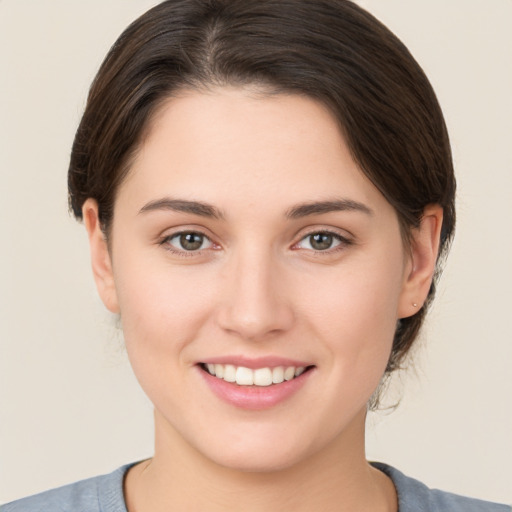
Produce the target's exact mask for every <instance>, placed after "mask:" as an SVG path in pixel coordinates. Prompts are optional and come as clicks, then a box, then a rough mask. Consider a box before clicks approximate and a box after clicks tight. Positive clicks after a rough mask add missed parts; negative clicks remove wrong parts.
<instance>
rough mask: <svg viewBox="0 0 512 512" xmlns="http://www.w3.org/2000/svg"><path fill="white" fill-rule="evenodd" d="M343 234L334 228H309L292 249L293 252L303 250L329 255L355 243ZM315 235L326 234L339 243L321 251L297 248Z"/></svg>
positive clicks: (351, 237) (348, 235)
mask: <svg viewBox="0 0 512 512" xmlns="http://www.w3.org/2000/svg"><path fill="white" fill-rule="evenodd" d="M344 233H345V234H343V233H340V231H338V230H336V229H335V228H323V227H316V228H310V229H308V230H307V232H306V233H301V234H300V238H299V239H298V240H297V241H296V242H295V243H294V244H293V245H292V249H295V250H305V251H311V252H313V253H315V254H329V253H332V252H335V251H337V250H342V249H344V248H345V247H347V246H349V245H353V244H354V243H355V240H354V237H353V236H352V235H350V234H348V233H347V232H346V231H344ZM316 234H327V235H331V236H333V237H334V238H336V240H337V241H338V242H339V243H338V244H336V245H335V246H334V247H330V248H329V249H325V250H323V251H321V250H316V249H313V248H311V249H302V248H301V247H298V245H299V244H300V243H301V242H302V241H303V240H305V239H307V238H309V237H310V236H312V235H316Z"/></svg>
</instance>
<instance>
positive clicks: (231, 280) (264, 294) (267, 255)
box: [218, 250, 294, 341]
mask: <svg viewBox="0 0 512 512" xmlns="http://www.w3.org/2000/svg"><path fill="white" fill-rule="evenodd" d="M230 259H231V261H230V263H229V264H227V265H226V267H225V268H224V269H223V272H222V288H223V292H222V296H223V299H224V300H223V301H222V303H221V306H220V309H219V311H218V323H219V325H220V327H221V328H222V329H223V330H225V331H227V332H229V333H231V334H234V335H237V336H238V337H240V338H242V339H245V340H250V341H258V340H266V339H269V338H270V337H273V336H276V335H278V334H279V333H283V332H285V331H287V330H289V329H290V328H291V326H292V324H293V321H294V314H293V307H292V301H291V297H289V296H288V293H287V291H288V290H287V285H286V280H285V276H284V275H283V271H282V267H280V265H279V264H278V262H277V261H276V258H275V257H273V255H272V253H271V251H254V250H248V251H245V252H244V253H243V254H238V255H233V257H232V258H230Z"/></svg>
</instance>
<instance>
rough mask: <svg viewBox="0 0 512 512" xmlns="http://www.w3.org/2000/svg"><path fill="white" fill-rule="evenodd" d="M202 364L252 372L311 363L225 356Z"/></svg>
mask: <svg viewBox="0 0 512 512" xmlns="http://www.w3.org/2000/svg"><path fill="white" fill-rule="evenodd" d="M200 363H203V364H231V365H233V366H243V367H245V368H250V369H252V370H256V369H258V368H275V367H277V366H295V367H301V366H304V367H305V366H312V364H311V362H307V361H300V360H298V359H290V358H288V357H279V356H263V357H255V358H250V357H246V356H235V355H227V356H218V357H209V358H207V359H204V360H202V361H200Z"/></svg>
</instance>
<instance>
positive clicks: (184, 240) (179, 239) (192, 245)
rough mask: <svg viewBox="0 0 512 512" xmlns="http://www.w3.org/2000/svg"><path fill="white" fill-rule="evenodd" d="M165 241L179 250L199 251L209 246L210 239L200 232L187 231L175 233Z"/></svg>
mask: <svg viewBox="0 0 512 512" xmlns="http://www.w3.org/2000/svg"><path fill="white" fill-rule="evenodd" d="M167 243H168V244H169V245H171V246H172V247H173V248H174V249H177V250H181V251H189V252H190V251H199V250H201V249H207V248H208V247H210V246H211V242H210V240H209V239H208V238H207V237H206V236H205V235H203V234H202V233H196V232H194V231H187V232H184V233H177V234H176V235H173V236H171V237H169V238H168V239H167Z"/></svg>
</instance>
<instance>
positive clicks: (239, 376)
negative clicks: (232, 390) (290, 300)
mask: <svg viewBox="0 0 512 512" xmlns="http://www.w3.org/2000/svg"><path fill="white" fill-rule="evenodd" d="M200 367H201V368H202V369H203V370H204V371H205V372H207V373H209V374H210V375H213V376H214V377H217V378H218V379H221V380H224V381H225V382H230V383H233V384H238V385H239V386H260V387H267V386H272V385H275V384H282V383H283V382H286V381H290V380H293V379H295V378H297V377H300V376H301V375H302V374H303V373H305V372H307V371H309V370H311V369H312V368H313V366H276V367H273V368H270V367H265V368H256V369H254V370H253V369H251V368H246V367H245V366H235V365H232V364H205V363H201V364H200Z"/></svg>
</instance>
